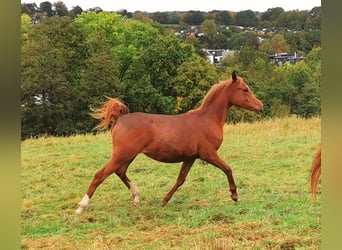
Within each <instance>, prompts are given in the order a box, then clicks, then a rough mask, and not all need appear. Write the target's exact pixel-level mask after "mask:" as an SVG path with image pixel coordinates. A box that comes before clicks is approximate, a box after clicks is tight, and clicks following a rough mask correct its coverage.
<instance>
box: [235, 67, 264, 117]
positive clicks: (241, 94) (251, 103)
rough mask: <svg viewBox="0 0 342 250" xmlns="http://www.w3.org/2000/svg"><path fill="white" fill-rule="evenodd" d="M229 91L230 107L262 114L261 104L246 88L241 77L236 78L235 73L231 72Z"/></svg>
mask: <svg viewBox="0 0 342 250" xmlns="http://www.w3.org/2000/svg"><path fill="white" fill-rule="evenodd" d="M229 90H230V93H231V96H230V104H231V105H234V106H237V107H241V108H244V109H247V110H251V111H254V112H257V113H261V112H262V110H263V104H262V102H261V101H260V100H259V99H258V98H256V97H255V96H254V94H253V92H252V90H251V89H250V88H249V87H248V86H247V84H246V83H245V82H244V80H243V79H242V78H241V77H238V76H237V75H236V72H235V71H233V73H232V83H231V85H230V86H229Z"/></svg>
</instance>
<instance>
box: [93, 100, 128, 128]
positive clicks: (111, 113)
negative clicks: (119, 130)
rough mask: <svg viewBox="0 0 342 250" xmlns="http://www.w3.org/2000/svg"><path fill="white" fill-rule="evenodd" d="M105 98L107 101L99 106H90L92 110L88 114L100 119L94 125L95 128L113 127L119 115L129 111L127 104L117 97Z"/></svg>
mask: <svg viewBox="0 0 342 250" xmlns="http://www.w3.org/2000/svg"><path fill="white" fill-rule="evenodd" d="M107 98H108V101H106V102H104V103H103V106H102V107H101V108H97V109H93V108H90V109H91V111H92V113H91V114H90V115H91V116H92V117H93V118H95V119H97V120H99V121H100V123H99V124H98V125H97V126H96V127H95V128H97V129H106V128H113V127H114V125H115V124H116V121H117V119H118V118H119V117H120V116H121V115H124V114H127V113H129V110H128V108H127V106H126V105H125V104H123V103H122V102H120V101H119V100H118V99H115V98H110V97H107Z"/></svg>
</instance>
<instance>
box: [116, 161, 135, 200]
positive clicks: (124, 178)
mask: <svg viewBox="0 0 342 250" xmlns="http://www.w3.org/2000/svg"><path fill="white" fill-rule="evenodd" d="M127 166H128V165H127ZM126 171H127V167H122V168H121V169H119V170H118V171H116V172H115V173H116V175H117V176H119V177H120V179H121V180H122V182H123V183H124V184H125V185H126V186H127V188H128V189H129V190H130V191H131V193H132V198H133V204H134V205H135V206H139V205H140V193H139V189H138V188H137V187H136V186H135V185H134V184H133V183H132V182H131V181H130V180H129V179H128V177H127V175H126Z"/></svg>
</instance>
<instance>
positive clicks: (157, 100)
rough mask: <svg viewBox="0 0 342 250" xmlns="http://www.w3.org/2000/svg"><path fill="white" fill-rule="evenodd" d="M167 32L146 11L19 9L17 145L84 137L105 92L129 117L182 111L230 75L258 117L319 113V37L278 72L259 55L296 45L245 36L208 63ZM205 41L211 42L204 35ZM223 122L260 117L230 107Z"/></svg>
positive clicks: (196, 46) (198, 49)
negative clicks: (258, 103)
mask: <svg viewBox="0 0 342 250" xmlns="http://www.w3.org/2000/svg"><path fill="white" fill-rule="evenodd" d="M203 22H204V21H203ZM203 22H202V24H203ZM215 25H217V27H219V25H218V24H217V23H216V22H215ZM200 28H201V27H200ZM202 29H203V30H205V28H204V27H203V28H202ZM174 33H175V30H174V29H172V28H170V27H168V26H165V25H162V24H160V23H159V22H157V21H155V20H153V19H152V18H150V17H148V16H145V15H140V16H139V15H136V16H135V17H129V16H128V15H127V13H126V15H125V14H122V13H110V12H103V11H96V10H93V11H85V12H81V13H79V14H77V15H76V16H70V15H51V16H50V17H44V18H41V19H39V22H35V21H34V20H33V19H32V15H28V14H26V13H23V14H22V15H21V50H22V57H21V58H22V59H21V66H22V67H21V124H22V139H25V138H28V137H31V136H38V135H44V134H45V135H55V136H66V135H70V134H76V133H88V132H91V131H92V129H93V127H94V126H95V123H96V121H94V119H92V118H91V117H90V116H89V108H90V107H96V106H98V105H100V104H101V102H103V101H105V100H106V96H109V97H117V98H119V99H121V100H122V101H123V102H124V103H125V104H127V106H128V107H129V109H130V111H131V112H135V111H142V112H150V113H164V114H177V113H182V112H187V111H188V110H190V109H192V108H194V107H196V106H197V105H199V103H200V101H201V100H202V98H203V96H204V95H205V94H206V92H207V91H208V90H209V88H210V87H211V86H212V85H213V84H214V83H216V82H218V81H219V80H223V79H227V78H229V77H230V75H231V72H232V70H237V71H238V74H239V75H241V76H242V77H244V78H245V80H246V82H247V83H248V84H249V85H250V86H251V88H252V89H253V90H254V92H255V93H256V95H257V96H258V97H259V98H260V99H261V100H262V101H263V102H264V105H265V112H264V114H263V117H274V116H285V115H291V114H295V115H299V116H303V117H310V116H315V115H319V114H320V95H319V92H320V67H321V66H320V63H321V59H320V54H321V49H320V40H319V41H316V42H315V44H313V43H312V42H310V41H309V40H307V39H305V36H304V38H302V42H303V43H305V41H306V43H307V47H306V50H303V51H302V52H303V53H305V55H306V59H305V60H304V61H301V62H299V63H296V64H294V65H292V64H286V65H284V66H283V67H278V66H276V65H274V64H272V63H270V61H269V59H268V57H267V53H268V52H269V51H274V50H275V49H277V48H280V47H281V48H282V49H284V50H287V49H288V50H291V46H292V47H293V49H298V46H299V45H300V43H299V42H298V41H299V40H296V39H293V42H291V41H292V40H291V39H289V37H287V36H289V35H286V33H283V34H281V33H279V34H276V35H273V36H272V37H269V39H265V41H263V42H258V43H254V42H251V39H246V40H245V41H244V42H243V43H242V45H241V46H240V48H239V50H237V51H236V52H235V54H234V56H231V57H227V58H226V59H225V60H223V62H222V64H221V65H220V67H217V66H215V65H213V64H210V63H209V61H208V60H207V58H206V55H205V53H204V52H203V50H202V49H203V47H205V46H207V44H204V43H203V42H202V41H201V40H200V39H199V38H195V39H193V38H189V37H184V38H180V37H177V36H175V35H174ZM241 36H242V35H241ZM205 37H207V38H208V39H210V35H208V34H205ZM229 41H231V37H230V38H229V37H228V40H227V42H228V43H229ZM295 46H297V47H296V48H295ZM228 119H229V120H230V121H231V122H239V121H241V120H244V121H254V120H256V119H260V117H258V116H255V115H254V114H251V113H250V112H245V111H242V110H240V109H233V110H232V112H231V114H230V116H229V118H228Z"/></svg>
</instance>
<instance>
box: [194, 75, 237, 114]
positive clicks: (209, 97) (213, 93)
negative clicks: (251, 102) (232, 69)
mask: <svg viewBox="0 0 342 250" xmlns="http://www.w3.org/2000/svg"><path fill="white" fill-rule="evenodd" d="M231 84H232V80H226V81H220V82H218V83H216V84H214V85H213V86H211V88H210V90H209V91H208V93H207V94H206V95H205V96H204V98H203V100H202V103H201V105H200V106H199V107H198V109H199V110H203V109H205V108H206V107H208V105H209V104H210V103H211V102H212V101H213V100H214V99H215V97H216V96H217V94H218V93H219V92H220V91H221V90H222V89H223V88H225V87H228V86H230V85H231Z"/></svg>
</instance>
